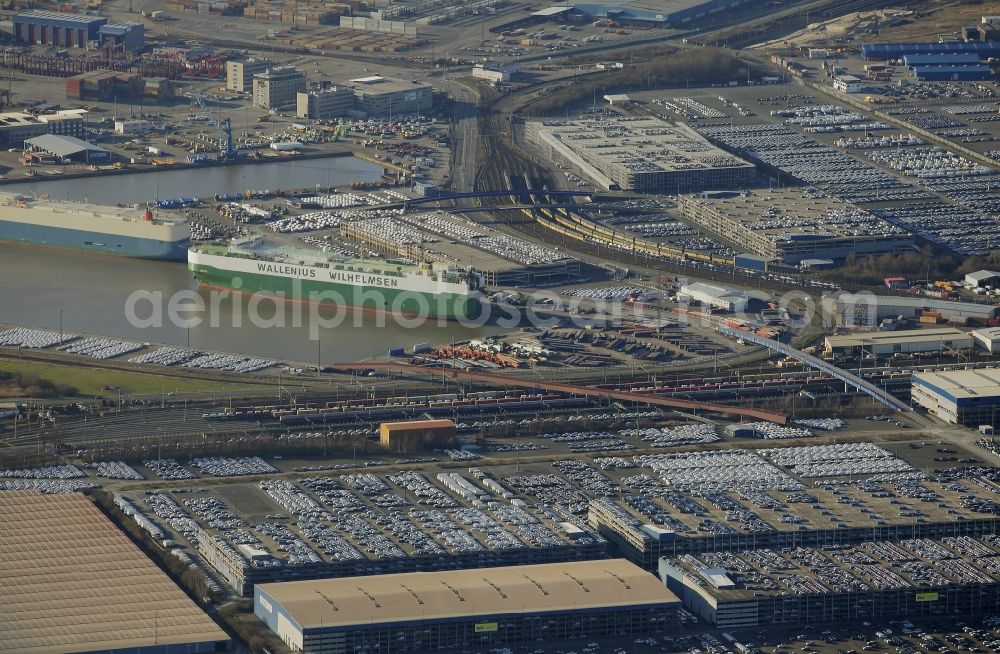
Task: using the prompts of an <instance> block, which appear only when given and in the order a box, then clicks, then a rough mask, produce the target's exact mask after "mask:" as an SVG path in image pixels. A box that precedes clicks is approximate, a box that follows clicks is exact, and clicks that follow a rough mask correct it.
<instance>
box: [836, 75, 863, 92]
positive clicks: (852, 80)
mask: <svg viewBox="0 0 1000 654" xmlns="http://www.w3.org/2000/svg"><path fill="white" fill-rule="evenodd" d="M862 83H863V82H862V80H861V78H860V77H855V76H854V75H837V76H836V77H834V78H833V88H834V89H836V90H838V91H840V92H842V93H860V92H861V88H862V86H861V85H862Z"/></svg>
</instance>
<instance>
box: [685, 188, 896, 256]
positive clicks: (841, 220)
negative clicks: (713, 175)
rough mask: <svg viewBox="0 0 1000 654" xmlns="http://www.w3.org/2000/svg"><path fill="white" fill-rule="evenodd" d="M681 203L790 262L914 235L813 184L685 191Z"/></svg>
mask: <svg viewBox="0 0 1000 654" xmlns="http://www.w3.org/2000/svg"><path fill="white" fill-rule="evenodd" d="M677 206H678V208H679V209H680V211H681V212H682V215H683V217H684V218H686V219H687V220H689V221H691V222H693V223H694V224H696V225H698V226H699V227H704V228H705V229H706V230H708V231H710V232H711V233H713V234H715V235H716V236H718V237H720V238H722V239H724V240H726V241H727V242H729V243H732V244H734V245H736V246H738V247H741V248H744V249H748V250H750V251H751V252H753V253H754V254H758V255H760V256H763V257H768V258H771V259H781V260H782V261H784V262H785V263H789V264H798V263H800V262H801V261H803V260H805V259H834V260H841V261H842V260H843V259H845V258H846V257H847V256H848V255H851V254H853V255H855V256H874V255H881V254H889V253H896V252H901V251H904V250H908V249H910V248H912V247H913V238H912V237H911V236H910V235H908V234H907V233H906V232H904V231H903V230H901V229H899V228H898V227H896V226H895V225H892V224H891V223H889V222H887V221H885V220H883V219H881V218H879V217H877V216H875V215H873V214H872V213H871V212H868V211H865V210H864V209H860V208H858V207H855V206H854V205H851V204H848V203H846V202H844V201H843V200H840V199H838V198H835V197H831V196H829V195H826V194H824V193H822V192H821V191H819V190H817V189H812V188H780V189H769V190H749V191H743V192H740V193H736V192H715V193H711V192H709V193H701V194H696V195H681V196H679V197H678V198H677Z"/></svg>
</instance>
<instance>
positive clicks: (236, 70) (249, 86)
mask: <svg viewBox="0 0 1000 654" xmlns="http://www.w3.org/2000/svg"><path fill="white" fill-rule="evenodd" d="M272 65H273V63H272V62H271V61H270V60H269V59H257V58H254V57H250V58H247V59H230V60H228V61H226V89H227V90H229V91H236V92H239V93H250V92H251V91H253V76H254V75H256V74H257V73H263V72H264V71H266V70H267V69H268V68H270V67H271V66H272Z"/></svg>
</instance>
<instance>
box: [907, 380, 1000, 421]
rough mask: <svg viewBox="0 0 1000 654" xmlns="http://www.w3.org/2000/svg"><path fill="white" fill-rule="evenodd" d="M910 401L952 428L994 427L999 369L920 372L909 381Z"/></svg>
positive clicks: (998, 408)
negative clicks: (951, 425) (910, 388)
mask: <svg viewBox="0 0 1000 654" xmlns="http://www.w3.org/2000/svg"><path fill="white" fill-rule="evenodd" d="M911 382H912V390H911V397H912V398H913V401H914V402H915V403H916V404H918V405H920V406H922V407H923V408H925V409H926V410H927V412H928V413H930V414H931V415H934V416H937V417H938V418H940V419H941V420H943V421H945V422H947V423H951V424H953V425H965V426H966V427H978V426H979V425H993V426H997V424H998V423H997V418H998V417H1000V370H997V369H995V368H983V369H977V370H944V371H941V372H919V373H915V374H914V375H913V377H912V378H911Z"/></svg>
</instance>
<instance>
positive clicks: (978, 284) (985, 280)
mask: <svg viewBox="0 0 1000 654" xmlns="http://www.w3.org/2000/svg"><path fill="white" fill-rule="evenodd" d="M997 282H1000V272H997V271H995V270H977V271H975V272H970V273H968V274H966V276H965V285H966V286H969V287H971V288H983V287H985V286H996V285H997Z"/></svg>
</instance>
